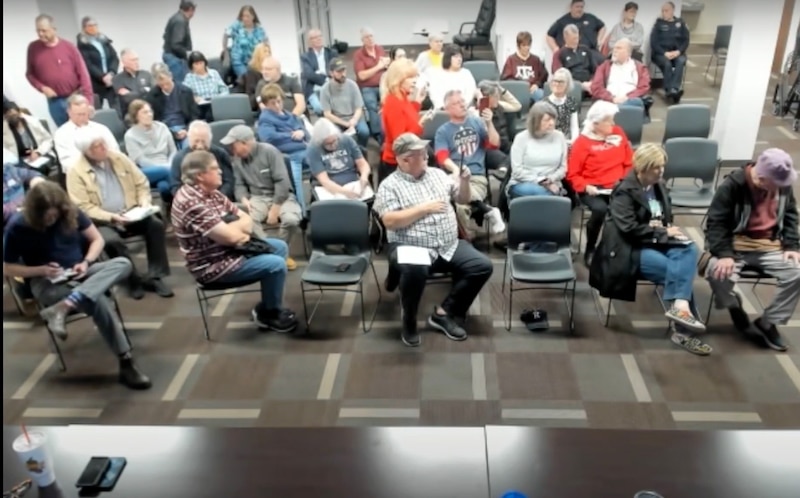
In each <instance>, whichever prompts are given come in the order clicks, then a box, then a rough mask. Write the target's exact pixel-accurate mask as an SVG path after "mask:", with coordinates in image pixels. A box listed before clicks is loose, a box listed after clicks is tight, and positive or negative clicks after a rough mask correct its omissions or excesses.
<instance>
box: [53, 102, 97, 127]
mask: <svg viewBox="0 0 800 498" xmlns="http://www.w3.org/2000/svg"><path fill="white" fill-rule="evenodd" d="M90 103H91V102H90ZM47 110H48V111H50V117H51V118H53V122H54V123H55V124H56V128H58V127H59V126H61V125H63V124H64V123H66V122H67V121H69V115H68V114H67V99H65V98H62V97H56V98H53V99H47Z"/></svg>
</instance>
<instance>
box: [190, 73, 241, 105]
mask: <svg viewBox="0 0 800 498" xmlns="http://www.w3.org/2000/svg"><path fill="white" fill-rule="evenodd" d="M183 84H184V85H186V86H188V87H189V88H191V89H192V91H193V92H194V95H195V96H196V97H200V98H201V99H203V100H211V97H216V96H217V95H228V94H229V93H230V90H229V89H228V85H226V84H225V82H224V81H222V78H221V77H220V75H219V73H218V72H217V70H216V69H211V68H209V69H208V74H206V75H205V76H200V75H199V74H194V73H189V74H187V75H186V77H185V78H184V79H183Z"/></svg>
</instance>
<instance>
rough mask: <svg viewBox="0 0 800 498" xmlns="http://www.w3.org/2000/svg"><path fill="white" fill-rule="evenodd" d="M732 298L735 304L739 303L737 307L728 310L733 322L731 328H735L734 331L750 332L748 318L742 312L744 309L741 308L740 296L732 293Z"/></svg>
mask: <svg viewBox="0 0 800 498" xmlns="http://www.w3.org/2000/svg"><path fill="white" fill-rule="evenodd" d="M733 296H734V297H735V298H736V302H737V303H739V305H738V306H736V307H735V308H728V313H730V315H731V321H732V322H733V326H734V327H736V330H738V331H739V332H742V333H747V332H748V331H749V330H750V317H749V316H747V313H745V312H744V308H743V307H742V296H740V295H739V294H738V293H736V292H734V293H733Z"/></svg>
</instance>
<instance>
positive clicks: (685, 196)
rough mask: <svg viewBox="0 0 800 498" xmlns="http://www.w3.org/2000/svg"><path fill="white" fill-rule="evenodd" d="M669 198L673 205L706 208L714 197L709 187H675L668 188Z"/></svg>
mask: <svg viewBox="0 0 800 498" xmlns="http://www.w3.org/2000/svg"><path fill="white" fill-rule="evenodd" d="M669 198H670V201H671V202H672V205H673V206H675V207H682V208H708V207H709V206H710V205H711V200H712V199H713V198H714V191H713V190H711V189H696V188H688V189H681V188H676V189H672V190H670V192H669Z"/></svg>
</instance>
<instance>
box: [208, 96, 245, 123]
mask: <svg viewBox="0 0 800 498" xmlns="http://www.w3.org/2000/svg"><path fill="white" fill-rule="evenodd" d="M211 114H212V115H213V116H214V120H215V121H222V120H226V119H241V120H243V121H244V122H245V124H246V125H248V126H253V124H255V121H256V118H255V116H253V108H252V107H250V97H248V96H247V95H245V94H243V93H231V94H228V95H216V96H214V97H212V98H211Z"/></svg>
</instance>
